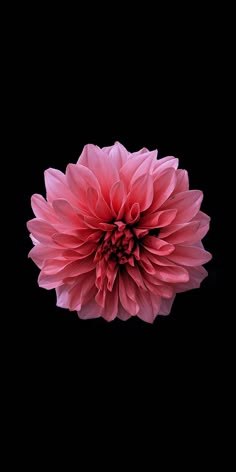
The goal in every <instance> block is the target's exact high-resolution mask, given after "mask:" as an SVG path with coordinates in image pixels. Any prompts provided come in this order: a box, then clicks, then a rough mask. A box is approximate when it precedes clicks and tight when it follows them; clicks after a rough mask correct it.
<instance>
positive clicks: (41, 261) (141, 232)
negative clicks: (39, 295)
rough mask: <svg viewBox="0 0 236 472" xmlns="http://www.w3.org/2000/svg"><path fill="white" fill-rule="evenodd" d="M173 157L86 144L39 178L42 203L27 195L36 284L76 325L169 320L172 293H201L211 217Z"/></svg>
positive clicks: (40, 200) (116, 145)
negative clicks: (73, 159) (72, 314)
mask: <svg viewBox="0 0 236 472" xmlns="http://www.w3.org/2000/svg"><path fill="white" fill-rule="evenodd" d="M177 167H178V159H176V158H174V157H172V156H168V157H165V158H164V159H160V160H157V151H148V150H147V149H145V148H144V149H141V151H139V152H134V153H129V152H128V151H127V150H126V149H125V148H124V146H122V145H121V144H120V143H118V142H117V143H115V144H114V146H110V147H105V148H102V149H100V148H99V147H98V146H94V145H92V144H88V145H87V146H85V147H84V149H83V152H82V154H81V156H80V158H79V160H78V162H77V164H69V165H68V166H67V169H66V173H65V174H63V173H62V172H60V171H59V170H56V169H48V170H46V171H45V185H46V190H47V198H46V200H44V198H43V197H42V196H41V195H38V194H35V195H33V196H32V208H33V211H34V214H35V216H36V218H34V219H32V220H30V221H29V222H28V225H27V226H28V229H29V231H30V232H31V238H32V241H33V243H34V247H33V249H32V250H31V251H30V253H29V257H31V258H32V259H33V261H34V262H35V264H37V266H38V267H39V268H40V269H41V272H40V275H39V279H38V283H39V286H40V287H43V288H46V289H52V288H55V289H56V293H57V305H58V306H60V307H63V308H69V310H76V311H77V312H78V315H79V317H80V318H83V319H86V318H97V317H99V316H102V317H103V318H105V319H106V320H107V321H111V320H113V319H114V318H115V317H118V318H120V319H122V320H127V319H128V318H130V317H131V316H134V315H137V316H139V317H140V318H142V319H143V320H144V321H147V322H149V323H152V322H153V321H154V319H155V317H156V316H157V315H158V314H160V315H168V314H169V312H170V309H171V306H172V303H173V300H174V297H175V294H176V293H178V292H182V291H186V290H190V289H192V288H197V287H199V286H200V283H201V282H202V280H203V279H204V278H205V277H206V275H207V272H206V270H205V269H204V268H203V267H202V264H204V263H206V262H208V261H209V260H210V259H211V255H210V253H209V252H207V251H205V250H204V248H203V245H202V243H201V239H202V238H203V236H204V235H205V234H206V233H207V231H208V229H209V221H210V218H209V217H208V216H207V215H206V214H205V213H202V212H201V211H200V205H201V202H202V198H203V195H202V192H200V191H199V190H189V182H188V173H187V171H186V170H178V169H177Z"/></svg>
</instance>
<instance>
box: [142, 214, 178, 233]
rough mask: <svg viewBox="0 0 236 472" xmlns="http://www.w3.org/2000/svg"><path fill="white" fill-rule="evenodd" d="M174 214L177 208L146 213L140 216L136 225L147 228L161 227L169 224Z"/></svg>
mask: <svg viewBox="0 0 236 472" xmlns="http://www.w3.org/2000/svg"><path fill="white" fill-rule="evenodd" d="M176 214H177V210H163V211H158V212H156V213H150V214H149V213H147V214H145V215H144V216H141V218H140V222H139V224H138V226H139V228H148V229H155V228H162V227H164V226H167V225H170V224H171V223H172V221H173V220H174V219H175V217H176Z"/></svg>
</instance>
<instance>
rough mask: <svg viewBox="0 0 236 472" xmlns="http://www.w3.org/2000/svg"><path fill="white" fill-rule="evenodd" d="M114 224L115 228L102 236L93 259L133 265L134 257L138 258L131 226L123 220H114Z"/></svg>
mask: <svg viewBox="0 0 236 472" xmlns="http://www.w3.org/2000/svg"><path fill="white" fill-rule="evenodd" d="M114 224H115V225H116V226H117V228H116V229H114V230H113V231H109V232H107V233H106V234H105V236H104V237H103V238H102V240H101V242H100V245H99V247H98V249H97V252H96V255H95V258H94V261H95V262H97V261H99V260H101V259H105V261H108V260H110V261H114V262H116V263H118V264H126V262H129V263H130V264H131V265H134V257H135V258H139V248H138V245H137V242H136V239H137V238H136V236H135V234H134V233H133V231H132V228H131V227H130V226H129V225H127V224H125V223H124V222H123V221H116V222H115V223H114Z"/></svg>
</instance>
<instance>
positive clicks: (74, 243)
mask: <svg viewBox="0 0 236 472" xmlns="http://www.w3.org/2000/svg"><path fill="white" fill-rule="evenodd" d="M52 239H53V241H54V242H55V243H57V244H60V245H61V246H63V247H66V248H75V247H78V246H79V244H80V240H79V238H78V237H77V236H73V235H70V234H63V233H54V234H53V236H52Z"/></svg>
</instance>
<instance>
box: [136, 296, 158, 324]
mask: <svg viewBox="0 0 236 472" xmlns="http://www.w3.org/2000/svg"><path fill="white" fill-rule="evenodd" d="M161 300H162V299H161V297H159V296H158V295H155V296H153V295H152V294H151V293H148V292H143V291H142V290H140V291H139V292H138V304H139V311H138V313H137V315H138V317H139V318H141V319H142V320H143V321H146V322H147V323H153V321H154V320H155V318H156V316H157V315H158V312H159V309H160V305H161Z"/></svg>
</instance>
